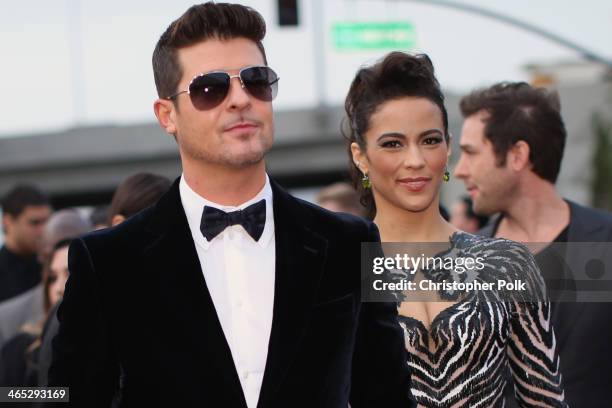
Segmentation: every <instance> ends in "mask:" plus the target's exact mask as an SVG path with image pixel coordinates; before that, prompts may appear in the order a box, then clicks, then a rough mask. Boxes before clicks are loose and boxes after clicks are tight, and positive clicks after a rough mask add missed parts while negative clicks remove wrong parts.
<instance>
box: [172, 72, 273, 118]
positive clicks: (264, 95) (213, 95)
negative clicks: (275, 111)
mask: <svg viewBox="0 0 612 408" xmlns="http://www.w3.org/2000/svg"><path fill="white" fill-rule="evenodd" d="M232 78H238V79H240V85H241V86H242V88H243V89H246V90H247V92H248V93H249V94H250V95H251V96H253V97H254V98H257V99H259V100H260V101H264V102H270V101H271V100H272V99H274V97H275V96H276V93H277V92H278V80H279V79H280V78H279V77H278V76H277V75H276V72H274V71H273V70H272V68H269V67H263V66H255V67H245V68H242V69H241V70H240V72H238V74H237V75H230V74H228V73H227V72H224V71H212V72H206V73H203V74H199V75H196V76H195V77H194V78H193V79H192V80H191V82H190V83H189V86H188V87H187V89H186V90H184V91H180V92H177V93H175V94H174V95H170V96H168V97H166V99H174V98H176V97H177V96H179V95H180V94H182V93H187V94H189V97H190V98H191V103H193V106H194V107H195V108H196V109H198V110H208V109H212V108H214V107H215V106H217V105H219V104H220V103H221V102H223V100H224V99H225V97H226V96H227V94H228V93H229V89H230V81H231V80H232Z"/></svg>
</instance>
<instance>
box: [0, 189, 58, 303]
mask: <svg viewBox="0 0 612 408" xmlns="http://www.w3.org/2000/svg"><path fill="white" fill-rule="evenodd" d="M50 215H51V205H50V202H49V198H48V197H47V195H46V194H44V193H43V192H42V191H40V190H39V189H38V188H36V187H33V186H28V185H19V186H16V187H14V188H13V189H12V190H10V191H9V192H8V193H7V194H6V196H5V197H4V198H3V199H2V228H3V229H4V246H3V247H2V248H1V249H0V302H3V301H5V300H7V299H10V298H12V297H15V296H17V295H19V294H21V293H24V292H26V291H28V290H29V289H32V288H33V287H34V286H36V285H37V284H38V283H40V281H41V265H40V263H39V262H38V259H37V253H38V251H39V249H40V241H41V237H42V233H43V229H44V227H45V224H46V222H47V220H48V219H49V217H50Z"/></svg>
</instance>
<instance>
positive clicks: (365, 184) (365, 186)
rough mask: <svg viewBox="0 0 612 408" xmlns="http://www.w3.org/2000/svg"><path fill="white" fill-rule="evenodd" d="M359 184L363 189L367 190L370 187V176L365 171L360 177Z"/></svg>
mask: <svg viewBox="0 0 612 408" xmlns="http://www.w3.org/2000/svg"><path fill="white" fill-rule="evenodd" d="M361 185H362V186H363V189H364V190H368V189H370V188H372V183H371V182H370V178H369V177H368V175H367V174H365V173H363V177H362V178H361Z"/></svg>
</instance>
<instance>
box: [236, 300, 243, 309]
mask: <svg viewBox="0 0 612 408" xmlns="http://www.w3.org/2000/svg"><path fill="white" fill-rule="evenodd" d="M236 307H238V309H242V301H241V300H239V301H237V302H236Z"/></svg>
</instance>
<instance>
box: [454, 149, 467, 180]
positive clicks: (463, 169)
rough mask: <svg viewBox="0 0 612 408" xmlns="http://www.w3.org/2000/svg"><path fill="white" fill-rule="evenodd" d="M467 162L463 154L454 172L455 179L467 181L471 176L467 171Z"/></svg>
mask: <svg viewBox="0 0 612 408" xmlns="http://www.w3.org/2000/svg"><path fill="white" fill-rule="evenodd" d="M465 162H466V160H465V157H464V155H463V153H461V156H459V161H458V162H457V165H456V166H455V171H454V173H455V177H456V178H458V179H466V178H467V177H468V175H469V174H468V170H467V164H466V163H465Z"/></svg>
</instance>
